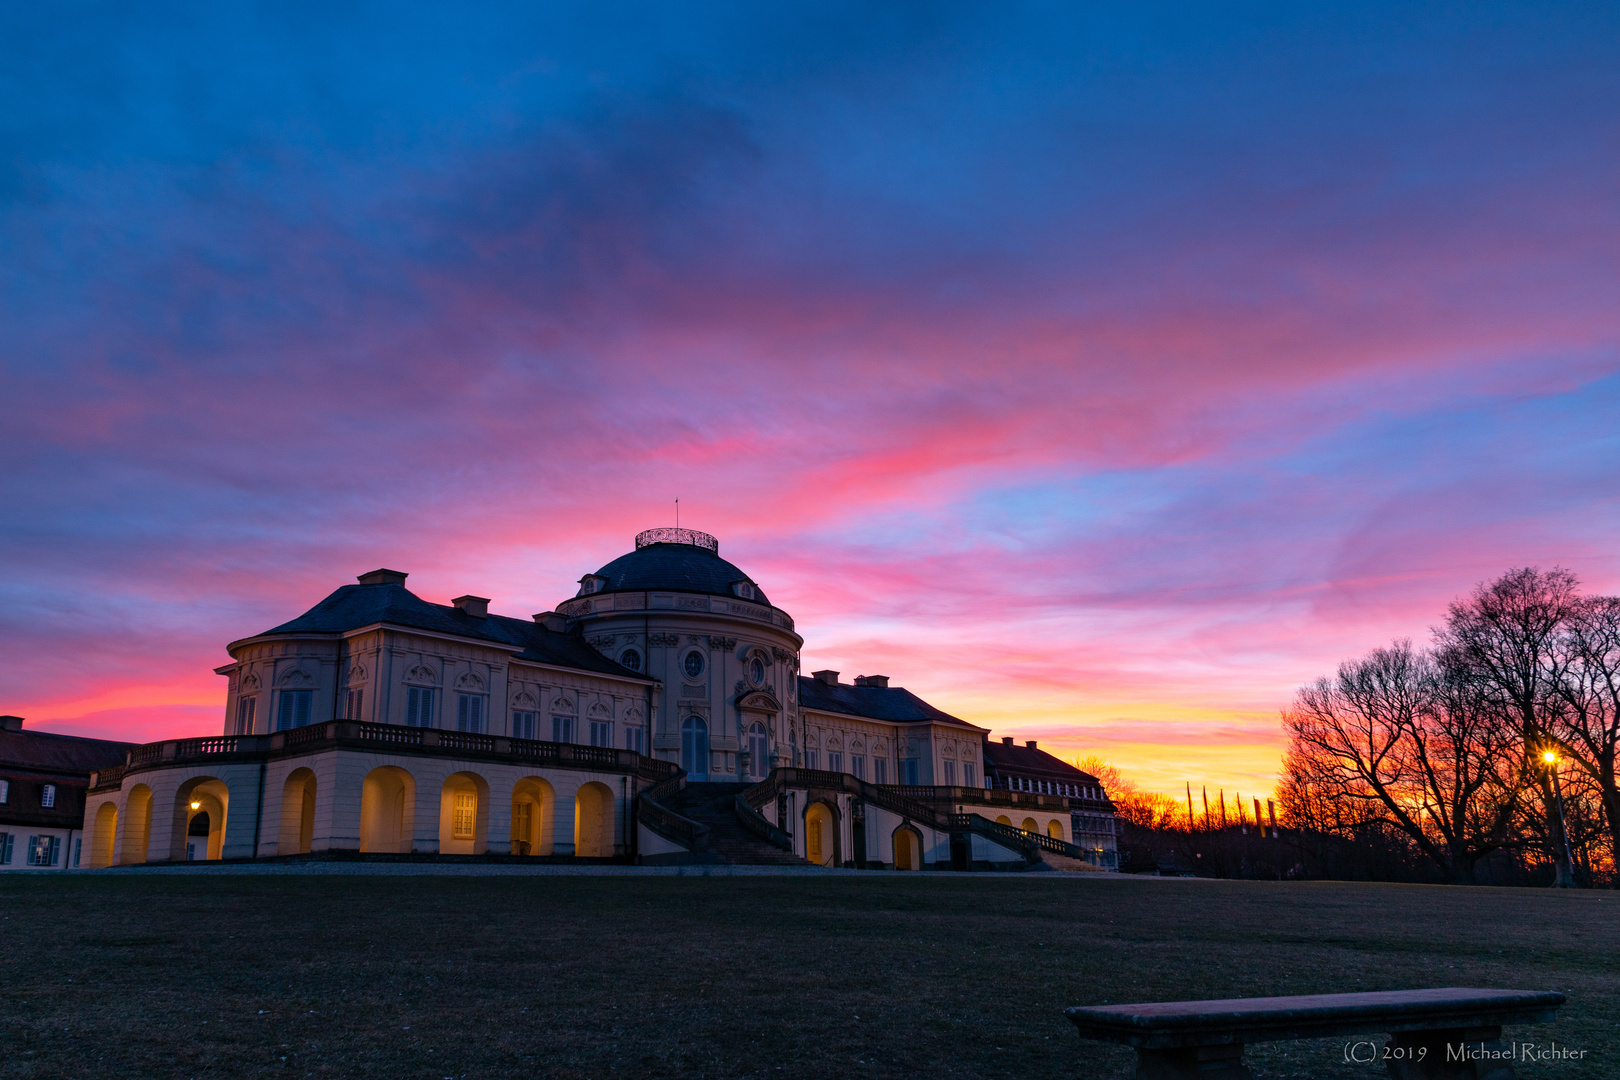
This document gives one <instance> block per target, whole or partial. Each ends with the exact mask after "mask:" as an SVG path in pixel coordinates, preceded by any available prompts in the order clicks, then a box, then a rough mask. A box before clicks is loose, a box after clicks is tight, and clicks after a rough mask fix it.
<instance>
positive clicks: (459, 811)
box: [450, 791, 478, 840]
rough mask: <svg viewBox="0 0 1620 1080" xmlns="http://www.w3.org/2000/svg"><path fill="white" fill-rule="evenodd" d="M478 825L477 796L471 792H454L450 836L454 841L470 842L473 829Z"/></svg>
mask: <svg viewBox="0 0 1620 1080" xmlns="http://www.w3.org/2000/svg"><path fill="white" fill-rule="evenodd" d="M477 824H478V796H477V795H476V794H474V793H473V792H471V791H458V792H456V806H455V815H454V817H452V818H451V821H450V835H451V837H452V838H454V839H456V840H471V839H472V838H473V828H474V826H476V825H477Z"/></svg>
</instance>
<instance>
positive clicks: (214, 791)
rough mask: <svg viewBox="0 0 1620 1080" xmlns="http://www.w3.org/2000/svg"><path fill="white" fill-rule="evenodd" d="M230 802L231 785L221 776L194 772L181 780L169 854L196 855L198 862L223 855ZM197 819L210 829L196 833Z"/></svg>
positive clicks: (181, 857)
mask: <svg viewBox="0 0 1620 1080" xmlns="http://www.w3.org/2000/svg"><path fill="white" fill-rule="evenodd" d="M230 803H231V789H230V788H229V787H227V786H226V785H225V782H224V781H223V780H220V779H219V778H218V777H213V776H194V777H192V778H191V779H190V780H187V781H186V782H185V783H183V784H181V785H180V787H179V789H178V790H177V791H176V792H175V795H174V826H173V832H172V833H171V834H170V835H171V837H172V840H171V842H170V845H169V858H171V859H175V860H180V859H188V858H194V859H196V860H197V861H198V862H201V861H203V860H205V859H217V858H219V857H220V854H221V852H222V850H223V849H224V846H225V816H226V814H227V812H228V811H229V809H230ZM202 815H207V816H206V818H203V817H202ZM194 821H197V822H200V823H199V825H198V828H199V830H201V829H202V828H204V827H206V829H207V832H206V833H204V832H201V831H199V833H198V834H197V835H195V836H193V835H192V832H191V829H192V823H193V822H194Z"/></svg>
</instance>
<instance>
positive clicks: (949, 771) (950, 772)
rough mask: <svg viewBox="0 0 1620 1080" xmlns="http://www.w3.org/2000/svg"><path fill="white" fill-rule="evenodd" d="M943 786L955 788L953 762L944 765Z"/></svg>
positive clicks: (954, 764) (954, 766)
mask: <svg viewBox="0 0 1620 1080" xmlns="http://www.w3.org/2000/svg"><path fill="white" fill-rule="evenodd" d="M945 786H946V787H955V786H956V762H954V761H947V762H946V763H945Z"/></svg>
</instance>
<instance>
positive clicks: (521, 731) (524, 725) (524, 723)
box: [512, 712, 534, 739]
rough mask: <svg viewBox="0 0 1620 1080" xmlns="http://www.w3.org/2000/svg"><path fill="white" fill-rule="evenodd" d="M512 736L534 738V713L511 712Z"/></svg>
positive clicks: (515, 737)
mask: <svg viewBox="0 0 1620 1080" xmlns="http://www.w3.org/2000/svg"><path fill="white" fill-rule="evenodd" d="M512 738H514V739H532V738H534V713H532V712H514V713H513V714H512Z"/></svg>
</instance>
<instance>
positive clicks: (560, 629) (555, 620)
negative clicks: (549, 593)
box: [534, 611, 568, 634]
mask: <svg viewBox="0 0 1620 1080" xmlns="http://www.w3.org/2000/svg"><path fill="white" fill-rule="evenodd" d="M534 621H535V622H537V623H539V624H540V625H541V626H543V627H545V628H546V629H547V630H550V631H551V632H552V633H553V634H562V633H566V632H567V630H568V620H567V619H565V618H563V617H562V616H561V615H559V614H557V613H556V612H555V611H541V612H538V613H536V615H535V617H534Z"/></svg>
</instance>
